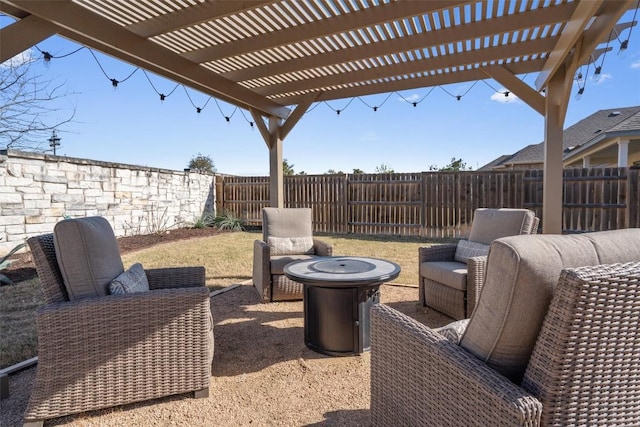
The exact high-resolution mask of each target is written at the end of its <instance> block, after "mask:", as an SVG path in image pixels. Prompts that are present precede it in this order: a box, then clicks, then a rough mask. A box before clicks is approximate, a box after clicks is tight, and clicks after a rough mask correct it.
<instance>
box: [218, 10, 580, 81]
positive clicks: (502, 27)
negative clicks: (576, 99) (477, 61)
mask: <svg viewBox="0 0 640 427" xmlns="http://www.w3.org/2000/svg"><path fill="white" fill-rule="evenodd" d="M575 7H576V6H575V4H574V3H564V4H561V5H558V6H555V7H554V8H553V10H552V11H549V10H546V9H540V10H534V11H531V12H529V13H527V14H517V15H509V16H503V17H498V18H495V19H492V20H491V21H475V22H471V23H469V24H464V25H460V26H455V27H451V28H442V29H440V30H438V31H432V32H428V33H418V34H414V35H411V36H406V37H402V38H398V39H391V40H386V41H381V42H377V43H372V44H369V45H362V46H355V47H351V48H348V49H339V50H337V51H335V52H328V53H321V54H318V55H313V56H310V57H302V58H296V60H295V61H280V62H276V63H270V64H264V65H256V66H254V67H249V68H245V69H242V70H236V71H229V72H226V73H222V75H223V76H224V77H226V78H228V79H230V80H233V81H247V80H252V79H257V78H261V77H266V76H277V75H280V74H286V73H292V72H296V71H303V70H310V69H315V68H320V67H326V66H329V65H337V64H343V63H347V62H352V61H357V60H363V59H368V58H376V57H379V56H384V55H390V54H394V53H400V52H409V51H411V50H414V49H423V48H424V47H425V40H428V43H429V46H439V45H447V44H450V43H457V42H461V41H464V40H466V38H467V37H470V36H473V37H474V38H478V39H482V38H483V37H488V36H491V35H493V34H496V33H499V34H505V33H511V32H514V31H519V30H521V29H522V28H533V27H536V26H541V25H545V24H546V23H547V22H549V21H553V22H562V20H563V19H568V18H569V17H570V16H571V15H572V14H573V11H574V10H575Z"/></svg>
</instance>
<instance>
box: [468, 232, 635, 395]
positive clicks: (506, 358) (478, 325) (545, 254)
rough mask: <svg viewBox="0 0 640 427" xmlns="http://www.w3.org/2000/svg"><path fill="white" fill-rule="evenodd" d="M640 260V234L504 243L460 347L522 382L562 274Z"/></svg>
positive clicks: (491, 261)
mask: <svg viewBox="0 0 640 427" xmlns="http://www.w3.org/2000/svg"><path fill="white" fill-rule="evenodd" d="M638 259H640V229H626V230H615V231H601V232H595V233H586V234H582V235H564V236H562V235H520V236H512V237H505V238H502V239H498V240H496V241H495V242H493V243H492V245H491V250H490V251H489V257H488V261H487V273H486V278H485V283H484V286H483V288H482V292H481V294H480V299H479V301H478V304H477V305H476V308H475V310H474V312H473V314H472V316H471V320H470V321H469V325H468V327H467V329H466V331H465V334H464V336H463V337H462V340H461V342H460V345H461V346H462V347H463V348H465V349H466V350H468V351H469V352H471V353H473V354H475V355H476V356H477V357H478V358H480V359H481V360H483V361H485V362H486V363H487V364H488V365H489V366H491V367H492V368H494V369H496V370H497V371H498V372H500V373H502V374H503V375H504V376H506V377H508V378H510V379H511V380H512V381H514V382H516V383H519V382H520V380H521V378H522V375H523V374H524V371H525V369H526V366H527V364H528V362H529V358H530V357H531V352H532V351H533V347H534V345H535V342H536V339H537V337H538V334H539V332H540V328H541V326H542V321H543V319H544V317H545V315H546V313H547V309H548V307H549V303H550V301H551V298H552V297H553V292H554V289H555V286H556V284H557V283H558V279H559V277H560V272H561V271H562V269H564V268H571V267H581V266H587V265H598V264H601V263H603V262H607V263H610V262H628V261H633V260H638Z"/></svg>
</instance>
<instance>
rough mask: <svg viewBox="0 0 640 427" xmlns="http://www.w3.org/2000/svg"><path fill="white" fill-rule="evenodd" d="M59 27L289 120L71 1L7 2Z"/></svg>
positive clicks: (280, 109)
mask: <svg viewBox="0 0 640 427" xmlns="http://www.w3.org/2000/svg"><path fill="white" fill-rule="evenodd" d="M3 1H4V2H5V3H7V4H9V5H10V6H13V7H15V8H17V9H20V10H22V11H25V12H27V13H29V14H31V15H36V16H38V17H40V18H42V19H45V20H47V21H49V22H51V23H52V24H53V25H55V26H57V27H58V31H57V32H58V33H60V34H61V35H63V36H65V37H69V38H71V39H73V40H76V41H79V42H81V43H83V44H84V45H86V46H90V47H93V48H95V49H98V50H101V51H103V52H105V53H107V54H112V55H114V56H116V57H118V58H120V59H122V60H125V61H127V62H130V63H132V64H134V65H137V66H139V67H142V68H145V69H147V70H149V71H152V72H154V73H157V74H159V75H162V76H164V77H167V78H169V79H171V80H174V81H177V82H179V83H183V84H185V85H187V86H190V87H192V88H194V89H197V90H199V91H202V92H203V93H206V94H208V95H211V96H215V97H216V98H219V99H222V100H224V101H227V102H229V103H232V104H234V105H237V106H240V107H242V108H251V107H253V108H256V109H258V110H260V111H261V112H264V113H265V115H273V116H277V117H287V116H288V115H289V109H288V108H286V107H284V106H282V105H280V104H277V103H275V102H273V101H270V100H268V99H266V98H264V97H262V96H260V95H257V94H256V93H255V92H252V91H250V90H248V89H246V88H244V87H242V86H238V85H236V84H235V83H234V82H231V81H229V80H227V79H225V78H223V77H220V76H219V75H216V74H212V73H211V72H209V71H208V70H206V69H205V68H203V67H200V66H199V65H197V64H194V63H192V62H190V61H188V60H186V59H184V58H182V57H181V56H180V55H178V54H175V53H172V52H169V51H167V50H166V49H164V48H162V47H161V46H159V45H157V44H156V43H154V42H152V41H149V40H147V39H145V38H142V37H140V36H138V35H135V34H133V33H131V32H130V31H127V30H124V29H123V28H122V27H120V26H118V25H116V24H114V23H113V22H111V21H109V20H107V19H105V18H102V17H99V16H97V15H94V14H92V13H89V12H88V11H87V10H86V9H85V8H83V7H80V6H78V5H77V4H75V3H72V2H71V1H68V0H65V1H56V2H49V1H43V0H38V1H36V0H33V1H27V0H15V1H12V0H3Z"/></svg>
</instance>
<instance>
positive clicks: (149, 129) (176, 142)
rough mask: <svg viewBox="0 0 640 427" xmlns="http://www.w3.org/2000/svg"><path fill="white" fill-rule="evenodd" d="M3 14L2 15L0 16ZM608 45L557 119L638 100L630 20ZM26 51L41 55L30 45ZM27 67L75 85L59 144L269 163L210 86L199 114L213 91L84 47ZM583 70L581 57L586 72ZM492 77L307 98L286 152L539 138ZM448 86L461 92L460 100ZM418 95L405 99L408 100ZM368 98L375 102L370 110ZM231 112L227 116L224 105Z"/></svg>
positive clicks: (364, 163)
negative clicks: (621, 39) (622, 41)
mask: <svg viewBox="0 0 640 427" xmlns="http://www.w3.org/2000/svg"><path fill="white" fill-rule="evenodd" d="M632 15H633V13H632V11H630V12H628V13H627V14H626V15H625V16H624V18H623V20H622V21H630V20H631V17H632ZM11 22H13V20H12V19H10V18H7V17H0V27H4V26H6V25H9V24H10V23H11ZM628 31H629V30H625V32H624V33H623V35H627V34H628ZM611 45H612V46H613V48H614V49H613V50H612V51H611V52H609V53H607V55H606V57H605V61H604V65H603V67H602V78H601V79H600V81H599V82H595V81H593V80H592V79H591V78H590V75H591V74H592V72H593V66H592V67H590V68H589V76H587V79H586V87H585V91H584V94H583V95H582V97H581V99H580V100H576V99H575V96H574V95H575V93H576V91H577V85H576V84H575V83H574V87H573V94H572V97H571V101H570V102H569V109H568V113H567V118H566V122H565V127H567V126H570V125H571V124H573V123H575V122H577V121H579V120H580V119H582V118H584V117H586V116H588V115H589V114H591V113H593V112H595V111H597V110H600V109H605V108H616V107H628V106H632V105H640V29H638V28H637V27H636V28H635V29H634V30H633V33H632V36H631V40H630V42H629V49H628V50H627V53H626V54H625V55H624V57H620V56H618V55H617V50H618V46H619V43H618V42H617V41H613V42H612V44H611ZM38 47H39V48H40V49H41V50H42V51H47V52H50V53H51V54H52V55H53V56H54V57H55V56H63V55H66V54H68V53H70V52H72V51H74V50H76V49H77V48H78V47H79V45H77V44H75V43H73V42H69V41H67V40H66V39H63V38H61V37H51V38H49V39H47V40H45V41H43V42H41V43H39V44H38ZM93 52H94V53H95V55H96V57H97V58H98V62H99V63H100V65H101V66H102V68H103V69H104V72H105V73H106V74H107V76H108V77H109V78H115V79H117V80H119V81H122V80H124V79H125V78H126V77H127V76H129V75H130V74H131V73H132V72H133V70H135V67H134V66H132V65H129V64H127V63H124V62H122V61H119V60H116V59H113V58H111V57H109V56H106V55H103V54H101V53H100V52H97V51H93ZM32 54H33V55H36V56H38V57H39V56H41V54H40V53H39V52H38V51H37V50H33V51H32ZM601 60H602V58H600V59H599V60H598V61H597V62H598V64H599V63H600V62H601ZM33 68H34V72H38V73H41V74H44V75H45V76H46V77H47V78H50V79H53V80H54V81H55V82H58V83H65V84H66V85H67V90H68V92H70V93H73V94H72V95H69V96H68V97H67V98H66V99H65V100H64V102H63V103H62V104H61V106H60V108H61V110H60V111H58V112H57V113H56V114H57V115H59V116H60V117H63V116H65V115H68V114H69V112H70V111H72V109H73V108H75V110H76V113H75V118H74V121H73V122H72V123H67V124H64V125H63V126H62V127H61V128H60V129H59V136H60V138H61V146H60V147H58V154H62V155H67V156H71V157H80V158H88V159H95V160H102V161H112V162H120V163H128V164H137V165H143V166H150V167H159V168H167V169H176V170H182V169H183V168H184V167H186V165H187V164H188V162H189V160H190V159H191V157H193V156H194V155H195V154H196V153H202V154H203V155H208V156H210V157H211V158H212V159H213V161H214V163H215V165H216V168H217V169H218V171H219V172H222V173H228V174H236V175H268V173H269V160H268V159H269V155H268V151H267V148H266V145H265V143H264V141H263V139H262V137H261V135H260V132H259V131H258V130H257V129H255V128H254V129H252V128H251V126H250V125H249V123H248V121H252V120H253V119H252V117H251V115H250V114H249V113H248V112H246V111H243V110H240V109H237V110H236V108H235V107H234V106H232V105H230V104H227V103H225V102H223V101H217V103H216V100H215V99H213V98H212V99H210V100H209V102H208V103H207V105H206V107H204V108H203V110H202V112H201V113H200V114H198V113H196V108H195V107H194V106H193V105H192V103H191V101H192V102H193V103H194V104H195V106H199V107H203V106H204V105H205V103H206V102H207V100H208V99H209V96H208V95H205V94H203V93H201V92H197V91H194V90H192V89H188V88H187V92H188V93H189V97H190V98H191V101H190V99H189V97H188V96H187V94H186V92H185V90H184V88H183V87H182V86H179V87H178V88H177V89H176V90H175V91H174V92H173V93H172V94H171V95H170V96H168V97H167V98H166V99H165V100H164V101H163V102H161V101H160V98H159V96H158V94H157V93H156V92H155V91H154V89H153V87H152V86H151V84H150V83H149V80H147V77H145V74H144V73H143V72H142V70H138V71H137V72H136V73H135V74H133V75H132V76H131V77H130V78H129V79H128V80H127V81H124V82H122V83H120V84H119V85H118V88H117V89H115V90H114V89H113V87H112V85H111V82H110V81H109V78H107V76H105V74H104V73H103V71H102V70H101V68H100V66H99V65H98V63H97V62H96V60H95V59H94V58H93V56H92V55H91V52H90V51H89V50H88V49H82V50H80V51H78V52H77V53H75V54H73V55H69V56H67V57H65V58H54V59H53V60H52V61H51V63H50V64H49V66H48V67H45V63H44V61H42V60H39V61H37V62H36V63H35V65H34V67H33ZM586 71H587V70H586V67H583V69H582V72H583V74H585V75H586ZM147 75H148V77H149V79H150V80H151V82H152V83H153V85H154V86H155V88H156V89H157V90H158V92H160V93H165V94H168V93H169V92H171V90H172V89H174V87H175V86H176V84H175V83H174V82H172V81H170V80H167V79H164V78H162V77H159V76H157V75H155V74H153V73H149V72H147ZM535 78H536V76H535V75H529V76H526V77H525V81H526V82H527V83H529V84H533V82H534V81H535ZM494 89H495V90H497V91H501V90H503V88H502V86H500V85H499V84H498V83H496V82H494V81H492V80H486V81H478V82H477V83H475V84H474V82H469V83H465V84H456V85H448V86H444V87H443V88H439V87H436V88H434V89H433V90H431V88H425V89H417V90H413V91H405V92H402V93H399V94H398V93H393V94H391V95H389V94H380V95H375V96H369V97H364V98H361V99H357V98H356V99H353V100H351V99H345V100H338V101H331V102H329V103H319V104H314V105H313V106H312V107H311V108H310V110H309V111H308V112H307V113H306V114H305V116H304V117H303V118H302V120H301V121H300V122H299V123H298V124H297V125H296V127H295V128H294V129H293V130H292V131H291V133H290V134H289V136H288V137H287V138H286V139H285V141H284V157H285V158H286V159H287V160H288V161H289V163H290V164H293V167H294V170H295V172H296V173H297V172H300V171H304V172H306V173H308V174H321V173H325V172H326V171H327V170H329V169H333V170H341V171H344V172H351V171H352V170H353V169H354V168H359V169H362V170H364V171H365V172H374V170H375V168H376V167H377V166H379V165H381V164H384V165H387V166H388V167H390V168H392V169H394V170H395V171H396V172H419V171H424V170H428V169H429V166H430V165H437V166H444V165H446V164H447V163H449V161H450V160H451V158H453V157H455V158H462V159H463V160H464V161H465V162H466V163H467V164H468V165H469V166H471V167H472V168H474V169H475V168H478V167H480V166H482V165H484V164H486V163H488V162H490V161H491V160H493V159H495V158H496V157H498V156H500V155H502V154H511V153H513V152H515V151H517V150H519V149H521V148H523V147H525V146H526V145H529V144H536V143H539V142H540V141H542V139H543V130H544V120H543V118H542V116H540V115H539V114H538V113H536V112H534V111H533V110H532V109H531V108H530V107H528V106H527V105H526V104H524V103H523V102H521V101H519V100H517V99H514V97H513V95H511V96H510V97H508V98H505V97H504V95H503V94H501V93H496V91H495V90H494ZM447 92H448V93H447ZM455 95H464V96H463V97H462V99H461V100H460V101H458V100H456V98H455ZM385 100H386V102H385ZM363 101H364V102H363ZM418 101H419V103H418V104H417V106H416V107H413V105H412V104H411V103H412V102H418ZM505 101H508V102H505ZM383 102H384V103H383ZM365 103H366V104H368V106H367V105H365ZM373 106H380V107H379V108H378V110H377V111H376V112H374V111H373V109H372V108H371V107H373ZM234 110H235V112H234ZM335 110H341V113H340V114H339V115H338V114H337V113H336V111H335ZM232 113H233V116H232V117H231V119H230V121H229V122H227V121H226V120H225V118H224V116H231V114H232ZM243 113H244V116H243ZM52 120H55V117H52Z"/></svg>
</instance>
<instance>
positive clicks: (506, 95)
mask: <svg viewBox="0 0 640 427" xmlns="http://www.w3.org/2000/svg"><path fill="white" fill-rule="evenodd" d="M504 97H505V98H508V97H509V91H508V90H507V91H505V92H504Z"/></svg>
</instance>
